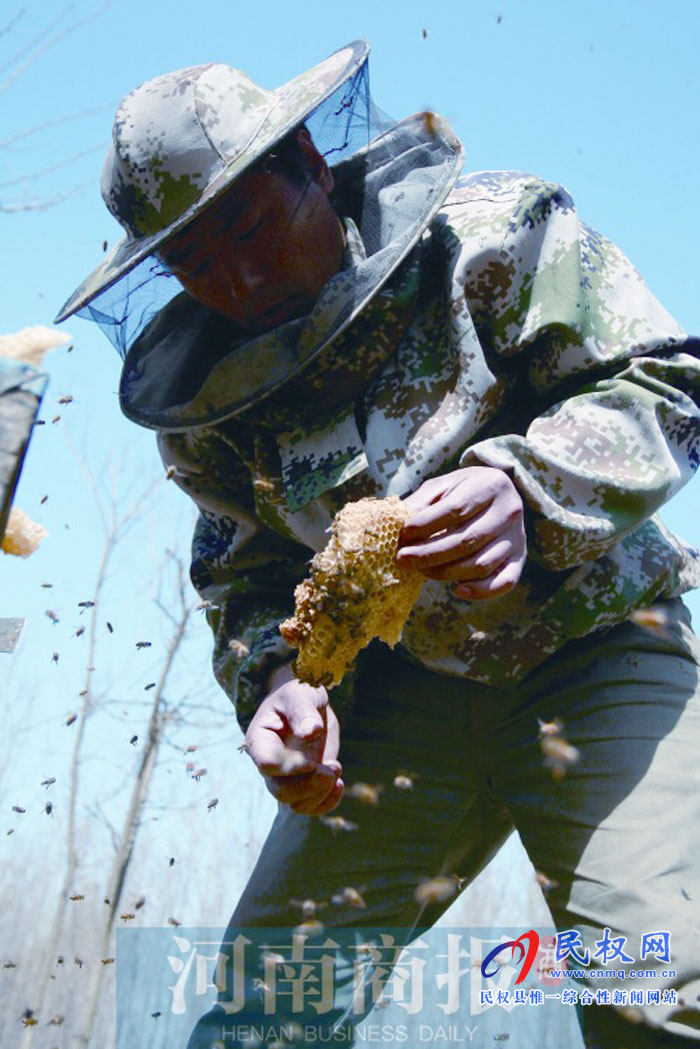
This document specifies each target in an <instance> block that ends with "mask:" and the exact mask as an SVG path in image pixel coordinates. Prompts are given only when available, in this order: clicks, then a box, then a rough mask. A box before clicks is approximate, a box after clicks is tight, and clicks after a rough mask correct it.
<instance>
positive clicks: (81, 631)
mask: <svg viewBox="0 0 700 1049" xmlns="http://www.w3.org/2000/svg"><path fill="white" fill-rule="evenodd" d="M84 633H85V627H84V626H79V627H78V629H77V630H76V632H75V633H74V634H73V637H82V636H83V634H84Z"/></svg>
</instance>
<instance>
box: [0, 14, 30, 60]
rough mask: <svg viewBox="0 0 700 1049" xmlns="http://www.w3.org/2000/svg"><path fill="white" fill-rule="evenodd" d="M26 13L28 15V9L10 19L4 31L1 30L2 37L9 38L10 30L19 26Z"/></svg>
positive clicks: (0, 35)
mask: <svg viewBox="0 0 700 1049" xmlns="http://www.w3.org/2000/svg"><path fill="white" fill-rule="evenodd" d="M26 13H27V9H26V7H23V8H22V9H21V10H20V11H18V12H17V14H16V15H13V16H12V18H11V19H10V21H9V22H8V23H7V25H4V26H3V27H2V29H0V37H3V36H7V34H8V33H9V32H10V30H11V29H13V28H14V27H15V26H16V25H17V23H18V22H19V20H20V18H24V16H25V15H26ZM0 72H2V70H0Z"/></svg>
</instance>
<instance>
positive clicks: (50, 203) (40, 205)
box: [0, 179, 93, 215]
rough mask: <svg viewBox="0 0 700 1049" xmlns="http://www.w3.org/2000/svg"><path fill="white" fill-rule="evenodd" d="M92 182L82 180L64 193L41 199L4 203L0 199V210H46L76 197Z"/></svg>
mask: <svg viewBox="0 0 700 1049" xmlns="http://www.w3.org/2000/svg"><path fill="white" fill-rule="evenodd" d="M92 184H93V183H92V179H91V180H90V181H89V182H82V183H81V184H80V185H79V186H74V187H73V189H70V190H67V191H66V192H65V193H54V194H53V196H51V197H45V198H44V199H42V200H28V201H26V202H25V203H23V204H5V203H3V202H2V201H0V212H2V213H3V214H5V215H12V214H14V213H16V212H18V211H46V209H47V208H54V207H55V206H56V205H57V204H62V203H63V201H64V200H70V199H71V197H77V196H78V194H79V193H82V192H83V190H84V189H85V188H86V187H87V186H91V185H92Z"/></svg>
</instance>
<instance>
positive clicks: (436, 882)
mask: <svg viewBox="0 0 700 1049" xmlns="http://www.w3.org/2000/svg"><path fill="white" fill-rule="evenodd" d="M457 881H458V879H457V878H455V877H454V876H453V875H449V876H446V875H444V874H440V875H438V876H437V877H436V878H428V879H427V880H426V881H423V882H421V883H420V885H419V886H418V887H417V888H416V890H415V892H414V893H413V898H414V899H415V901H416V903H418V904H420V905H421V906H422V907H423V906H429V905H431V904H434V903H445V902H446V901H447V900H451V899H453V898H454V897H455V896H456V895H457Z"/></svg>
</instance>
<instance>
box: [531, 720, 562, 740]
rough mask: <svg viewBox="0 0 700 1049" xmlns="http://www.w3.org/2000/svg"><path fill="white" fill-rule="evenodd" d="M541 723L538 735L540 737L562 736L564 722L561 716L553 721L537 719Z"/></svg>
mask: <svg viewBox="0 0 700 1049" xmlns="http://www.w3.org/2000/svg"><path fill="white" fill-rule="evenodd" d="M537 724H538V725H539V732H538V736H539V738H540V739H544V737H545V736H561V734H562V732H563V730H564V722H563V721H562V720H561V718H554V720H553V721H543V720H542V718H538V719H537Z"/></svg>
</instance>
